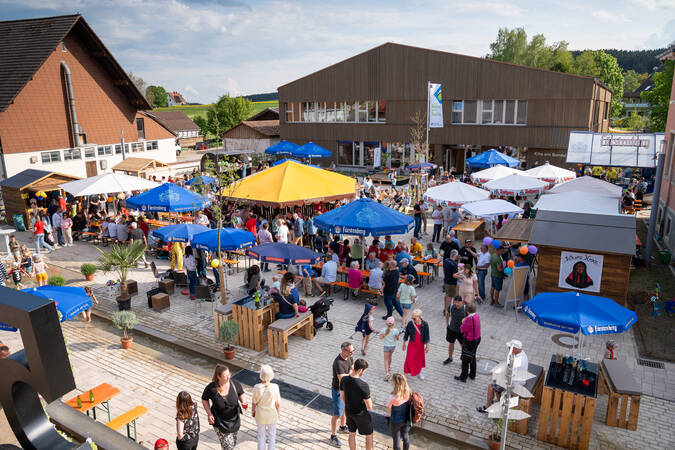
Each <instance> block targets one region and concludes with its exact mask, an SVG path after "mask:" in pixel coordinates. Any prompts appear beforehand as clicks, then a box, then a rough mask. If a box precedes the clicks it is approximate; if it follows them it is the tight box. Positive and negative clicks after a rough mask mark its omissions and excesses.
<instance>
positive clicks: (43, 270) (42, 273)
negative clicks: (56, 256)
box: [33, 255, 48, 286]
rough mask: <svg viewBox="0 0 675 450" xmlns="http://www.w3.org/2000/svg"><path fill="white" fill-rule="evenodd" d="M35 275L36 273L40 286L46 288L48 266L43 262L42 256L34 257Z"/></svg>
mask: <svg viewBox="0 0 675 450" xmlns="http://www.w3.org/2000/svg"><path fill="white" fill-rule="evenodd" d="M33 261H34V262H33V273H35V280H36V281H37V283H38V286H45V285H46V284H47V278H48V276H47V264H45V263H44V261H42V257H41V256H40V255H35V256H34V257H33Z"/></svg>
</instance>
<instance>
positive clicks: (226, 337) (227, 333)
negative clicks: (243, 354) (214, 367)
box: [220, 319, 239, 359]
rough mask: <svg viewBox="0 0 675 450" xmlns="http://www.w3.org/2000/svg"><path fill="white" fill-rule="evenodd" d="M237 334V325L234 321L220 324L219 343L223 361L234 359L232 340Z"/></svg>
mask: <svg viewBox="0 0 675 450" xmlns="http://www.w3.org/2000/svg"><path fill="white" fill-rule="evenodd" d="M238 334H239V324H238V323H237V322H235V321H234V320H232V319H230V320H226V321H225V322H223V323H221V324H220V343H221V344H223V353H224V354H225V359H234V345H233V344H234V340H235V339H236V338H237V335H238Z"/></svg>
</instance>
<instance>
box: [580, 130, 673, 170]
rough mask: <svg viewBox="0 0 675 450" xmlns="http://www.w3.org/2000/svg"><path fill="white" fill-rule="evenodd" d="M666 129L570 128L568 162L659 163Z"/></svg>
mask: <svg viewBox="0 0 675 450" xmlns="http://www.w3.org/2000/svg"><path fill="white" fill-rule="evenodd" d="M663 142H664V134H663V133H592V132H588V131H572V132H570V140H569V144H568V146H567V162H568V163H570V164H572V163H576V164H590V165H593V166H613V167H645V168H654V167H656V156H657V155H658V154H659V153H660V152H661V151H662V148H663Z"/></svg>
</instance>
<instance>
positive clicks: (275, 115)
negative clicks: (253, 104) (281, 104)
mask: <svg viewBox="0 0 675 450" xmlns="http://www.w3.org/2000/svg"><path fill="white" fill-rule="evenodd" d="M254 120H279V108H265V109H263V110H262V111H260V112H259V113H257V114H254V115H252V116H251V117H249V118H248V119H246V121H247V122H251V121H254Z"/></svg>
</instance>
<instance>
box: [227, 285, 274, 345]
mask: <svg viewBox="0 0 675 450" xmlns="http://www.w3.org/2000/svg"><path fill="white" fill-rule="evenodd" d="M260 302H261V303H260V307H259V308H256V306H255V301H254V299H253V297H252V296H249V297H245V298H243V299H241V300H237V301H236V302H234V303H232V317H233V318H234V320H235V322H237V323H238V324H239V334H238V335H237V339H236V341H235V343H236V344H237V345H241V346H243V347H247V348H251V349H253V350H256V351H258V352H259V351H261V350H262V349H263V347H264V346H265V344H266V343H267V331H266V330H267V327H268V326H269V324H270V323H272V322H274V320H275V318H276V317H275V316H276V313H277V312H279V305H278V304H277V303H276V302H273V301H271V299H270V302H269V303H268V304H267V305H264V304H263V303H262V302H263V299H262V298H261V299H260Z"/></svg>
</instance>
